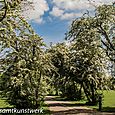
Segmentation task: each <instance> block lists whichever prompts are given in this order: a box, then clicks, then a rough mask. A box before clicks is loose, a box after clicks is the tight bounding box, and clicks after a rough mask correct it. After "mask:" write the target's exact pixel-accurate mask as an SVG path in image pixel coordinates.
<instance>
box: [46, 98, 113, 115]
mask: <svg viewBox="0 0 115 115" xmlns="http://www.w3.org/2000/svg"><path fill="white" fill-rule="evenodd" d="M45 103H46V104H48V108H49V110H50V111H51V115H115V113H107V112H97V111H95V110H93V109H91V108H88V107H85V106H78V105H77V106H76V105H74V104H73V105H72V103H71V102H70V101H56V99H55V96H47V97H46V100H45Z"/></svg>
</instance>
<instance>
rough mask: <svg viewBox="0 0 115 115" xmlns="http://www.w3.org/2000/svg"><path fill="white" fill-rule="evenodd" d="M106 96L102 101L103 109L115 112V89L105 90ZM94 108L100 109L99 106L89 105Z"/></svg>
mask: <svg viewBox="0 0 115 115" xmlns="http://www.w3.org/2000/svg"><path fill="white" fill-rule="evenodd" d="M103 95H104V98H103V102H102V111H112V112H115V90H110V91H104V92H103ZM89 107H91V108H94V109H98V105H97V106H89Z"/></svg>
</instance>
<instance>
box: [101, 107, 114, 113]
mask: <svg viewBox="0 0 115 115" xmlns="http://www.w3.org/2000/svg"><path fill="white" fill-rule="evenodd" d="M102 111H103V112H115V107H103V109H102Z"/></svg>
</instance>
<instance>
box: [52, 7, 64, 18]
mask: <svg viewBox="0 0 115 115" xmlns="http://www.w3.org/2000/svg"><path fill="white" fill-rule="evenodd" d="M63 13H64V11H63V10H61V9H59V8H58V7H56V6H54V7H53V9H52V11H51V12H50V14H51V15H53V16H56V17H58V16H61V15H63Z"/></svg>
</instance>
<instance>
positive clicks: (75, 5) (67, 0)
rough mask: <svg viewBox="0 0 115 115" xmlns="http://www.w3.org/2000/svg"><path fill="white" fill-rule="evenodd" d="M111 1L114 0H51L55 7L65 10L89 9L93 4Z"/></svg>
mask: <svg viewBox="0 0 115 115" xmlns="http://www.w3.org/2000/svg"><path fill="white" fill-rule="evenodd" d="M111 2H114V0H90V2H89V1H88V0H53V3H54V4H55V5H56V6H57V7H59V8H62V9H65V10H76V9H79V10H81V9H89V8H93V5H101V4H104V3H105V4H109V3H111ZM90 3H91V4H90ZM92 4H93V5H92Z"/></svg>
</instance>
